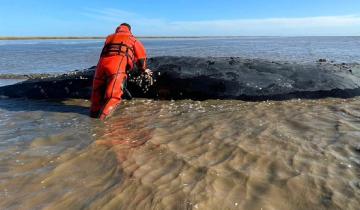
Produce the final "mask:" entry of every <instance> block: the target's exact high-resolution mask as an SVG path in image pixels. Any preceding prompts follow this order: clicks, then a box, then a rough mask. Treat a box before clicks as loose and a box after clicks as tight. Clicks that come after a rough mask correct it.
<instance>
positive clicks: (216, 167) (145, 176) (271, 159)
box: [0, 98, 360, 210]
mask: <svg viewBox="0 0 360 210" xmlns="http://www.w3.org/2000/svg"><path fill="white" fill-rule="evenodd" d="M359 99H360V98H354V99H346V100H343V99H321V100H291V101H282V102H273V101H267V102H242V101H232V100H225V101H219V100H208V101H203V102H197V101H188V100H185V101H152V100H140V99H138V100H133V101H125V102H124V103H123V105H122V106H121V108H120V109H119V110H118V111H117V112H116V114H115V116H114V117H113V118H111V119H110V120H109V121H107V122H106V123H105V124H103V123H100V122H98V121H97V120H92V119H89V118H88V117H87V116H86V114H87V107H88V105H89V103H88V102H86V101H83V100H71V101H66V102H63V103H58V102H41V101H38V102H34V101H26V100H0V209H100V208H101V209H132V210H133V209H141V210H142V209H246V210H248V209H257V210H260V209H263V210H268V209H274V210H281V209H284V210H287V209H358V207H359V205H360V178H359V177H360V168H359V166H360V108H359V107H360V106H359V105H360V100H359Z"/></svg>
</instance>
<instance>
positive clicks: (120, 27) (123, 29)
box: [115, 26, 131, 34]
mask: <svg viewBox="0 0 360 210" xmlns="http://www.w3.org/2000/svg"><path fill="white" fill-rule="evenodd" d="M120 32H121V33H129V34H131V31H130V30H129V28H128V27H127V26H119V27H117V28H116V31H115V33H120Z"/></svg>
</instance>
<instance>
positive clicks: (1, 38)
mask: <svg viewBox="0 0 360 210" xmlns="http://www.w3.org/2000/svg"><path fill="white" fill-rule="evenodd" d="M236 37H241V36H137V38H140V39H141V38H142V39H201V38H236ZM105 38H106V37H102V36H84V37H83V36H64V37H63V36H24V37H7V36H3V37H1V36H0V40H89V39H105Z"/></svg>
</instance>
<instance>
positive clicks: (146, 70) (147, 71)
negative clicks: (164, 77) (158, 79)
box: [145, 69, 153, 76]
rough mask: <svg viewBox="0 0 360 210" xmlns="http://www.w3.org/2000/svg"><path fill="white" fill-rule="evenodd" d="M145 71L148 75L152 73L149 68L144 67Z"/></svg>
mask: <svg viewBox="0 0 360 210" xmlns="http://www.w3.org/2000/svg"><path fill="white" fill-rule="evenodd" d="M145 73H146V74H147V75H149V76H152V75H153V72H152V71H151V70H150V69H145Z"/></svg>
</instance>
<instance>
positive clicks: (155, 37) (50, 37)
mask: <svg viewBox="0 0 360 210" xmlns="http://www.w3.org/2000/svg"><path fill="white" fill-rule="evenodd" d="M106 37H107V36H0V40H2V41H6V40H9V41H10V40H66V39H68V40H76V39H77V40H80V39H85V40H91V39H106ZM136 37H137V38H140V39H175V38H183V39H193V38H195V39H196V38H241V37H360V35H287V36H285V35H278V36H276V35H273V36H262V35H252V36H239V35H233V36H216V35H208V36H191V35H189V36H141V35H140V36H136Z"/></svg>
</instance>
